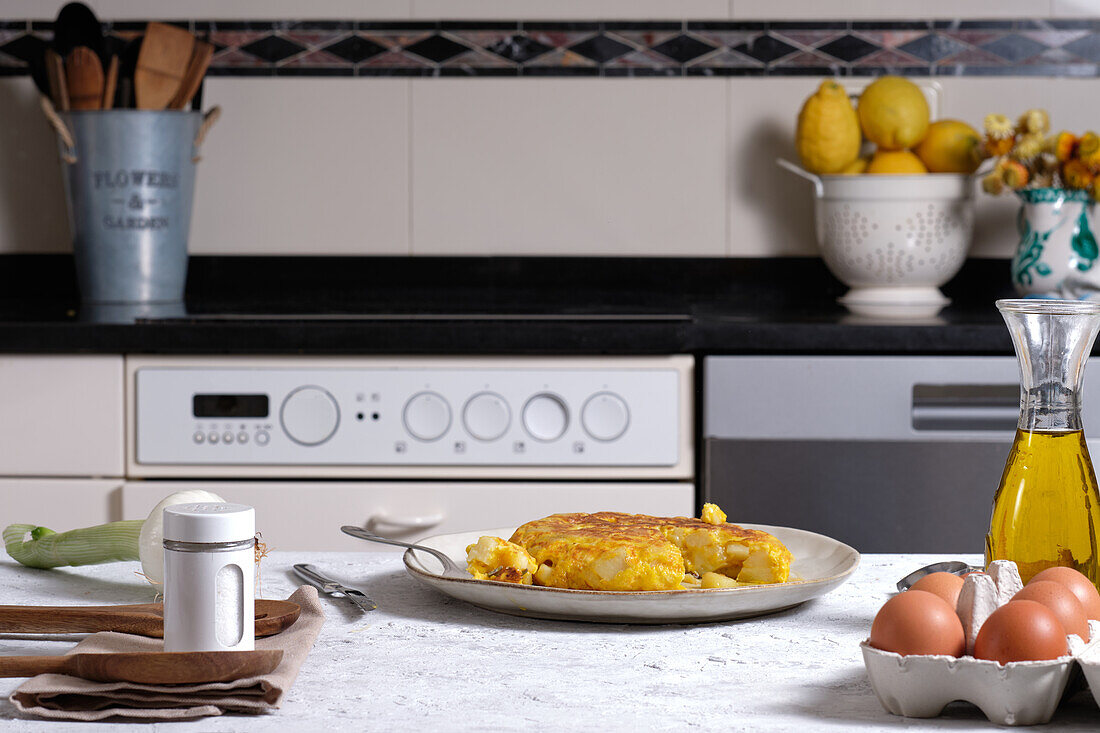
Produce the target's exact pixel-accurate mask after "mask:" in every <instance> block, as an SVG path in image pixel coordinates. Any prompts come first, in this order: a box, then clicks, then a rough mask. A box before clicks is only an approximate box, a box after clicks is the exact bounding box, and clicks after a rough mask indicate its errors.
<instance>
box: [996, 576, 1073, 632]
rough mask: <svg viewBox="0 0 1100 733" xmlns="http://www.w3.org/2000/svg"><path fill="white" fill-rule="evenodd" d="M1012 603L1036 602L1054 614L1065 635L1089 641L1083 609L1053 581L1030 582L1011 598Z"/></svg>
mask: <svg viewBox="0 0 1100 733" xmlns="http://www.w3.org/2000/svg"><path fill="white" fill-rule="evenodd" d="M1012 600H1014V601H1036V602H1037V603H1042V604H1043V605H1044V606H1046V607H1047V608H1049V609H1050V610H1051V611H1053V612H1054V615H1055V616H1057V617H1058V621H1059V622H1061V624H1062V628H1063V629H1065V630H1066V633H1067V634H1077V635H1078V636H1080V637H1081V639H1082V640H1084V641H1088V640H1089V620H1088V617H1087V616H1086V615H1085V607H1084V606H1082V605H1081V601H1079V600H1077V596H1075V595H1073V591H1071V590H1070V589H1069V588H1067V587H1066V586H1064V585H1062V584H1061V583H1055V582H1054V581H1053V580H1032V581H1031V582H1030V583H1028V584H1027V585H1026V586H1024V589H1023V590H1021V591H1020V592H1019V593H1017V594H1016V595H1014V596H1012Z"/></svg>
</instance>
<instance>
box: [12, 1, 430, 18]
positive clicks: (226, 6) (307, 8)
mask: <svg viewBox="0 0 1100 733" xmlns="http://www.w3.org/2000/svg"><path fill="white" fill-rule="evenodd" d="M85 3H86V4H87V5H88V6H89V7H91V8H92V10H94V11H95V14H96V15H97V16H98V17H99V18H101V19H103V20H112V19H116V18H117V19H123V18H136V19H141V20H146V19H152V20H157V19H171V20H175V19H178V18H180V17H181V16H185V17H188V18H225V19H227V20H236V19H240V18H372V19H381V18H409V17H411V14H412V0H308V1H305V0H264V1H263V2H257V1H256V0H187V3H186V4H182V3H165V2H149V0H85ZM62 5H64V2H63V1H62V0H57V2H54V3H49V2H43V1H42V0H4V3H3V7H4V15H5V16H7V17H9V18H10V17H20V18H49V19H51V20H52V19H53V18H54V17H55V16H56V15H57V11H58V9H60V8H61V6H62Z"/></svg>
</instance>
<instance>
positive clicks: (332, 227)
mask: <svg viewBox="0 0 1100 733" xmlns="http://www.w3.org/2000/svg"><path fill="white" fill-rule="evenodd" d="M817 83H818V80H817V79H813V78H805V77H796V78H790V77H788V78H775V77H772V78H734V79H537V80H532V79H492V78H490V79H414V80H406V79H316V78H292V79H231V78H213V79H210V80H209V82H208V89H207V92H206V98H207V100H208V101H209V102H210V103H212V104H220V105H222V107H223V108H224V115H223V118H222V120H221V121H220V122H219V123H218V124H217V126H216V127H215V128H214V129H213V131H212V132H211V134H210V136H209V138H208V142H207V145H206V148H205V151H204V160H203V162H202V163H201V164H200V173H199V180H198V191H197V196H196V203H195V212H194V222H193V232H192V238H191V251H192V252H193V253H195V254H212V253H232V254H275V253H293V254H415V255H427V254H532V255H533V254H577V255H596V254H610V255H684V256H692V255H694V256H723V255H729V256H769V255H806V254H814V253H815V252H816V249H815V244H814V234H813V224H812V205H813V204H812V198H811V191H810V186H809V184H807V183H805V182H804V181H802V180H800V179H798V178H795V177H793V176H791V175H790V174H788V173H785V172H784V171H782V170H780V169H778V168H777V167H776V166H775V164H774V160H775V158H776V157H777V156H785V157H791V156H793V146H792V142H791V136H792V130H793V124H794V117H795V114H796V112H797V110H798V107H799V105H800V103H801V101H802V99H803V97H805V96H806V95H807V94H809V93H810V92H811V91H812V90H813V88H814V87H815V86H816V84H817ZM939 83H940V84H941V85H942V87H943V96H942V105H943V108H942V116H946V117H956V118H960V119H964V120H967V121H969V122H971V123H972V124H975V125H977V124H979V123H980V120H981V118H982V117H983V116H984V115H985V114H986V113H988V112H991V111H1003V112H1006V113H1008V114H1016V113H1018V112H1020V111H1022V110H1023V108H1025V107H1027V106H1033V105H1034V106H1041V107H1046V108H1048V109H1049V110H1050V112H1051V117H1052V118H1053V120H1054V124H1055V125H1056V126H1057V127H1059V128H1066V129H1072V130H1084V129H1088V128H1095V127H1097V126H1100V120H1098V119H1097V117H1096V104H1095V100H1096V99H1097V98H1098V96H1100V80H1098V79H1045V78H1039V79H1037V78H1003V77H986V78H981V77H971V78H945V79H941V80H939ZM0 117H2V118H3V120H2V123H0V252H61V251H67V249H68V247H69V245H68V234H67V225H66V223H65V219H66V214H65V207H64V202H63V194H62V190H61V183H60V173H59V163H58V160H57V153H56V149H55V147H54V142H53V140H52V136H51V133H50V131H49V129H48V127H47V125H46V123H45V121H44V120H43V118H42V115H41V112H40V110H39V109H38V107H37V106H36V103H35V99H34V92H33V89H32V85H31V83H30V81H29V79H26V78H7V79H0ZM979 202H980V203H979V216H978V227H977V233H976V236H975V242H974V247H973V249H972V254H973V255H976V256H1008V255H1010V254H1011V251H1012V248H1013V246H1014V233H1013V223H1012V222H1013V211H1014V205H1013V203H1012V201H1011V200H1010V199H1008V198H1004V199H999V200H991V199H989V198H988V197H984V196H983V197H981V198H980V200H979Z"/></svg>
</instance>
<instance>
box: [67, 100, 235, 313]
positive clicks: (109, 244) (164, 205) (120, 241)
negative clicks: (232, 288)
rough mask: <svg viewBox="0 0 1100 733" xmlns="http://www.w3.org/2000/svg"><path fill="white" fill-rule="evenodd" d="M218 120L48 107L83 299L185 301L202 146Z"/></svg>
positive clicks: (180, 113)
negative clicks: (204, 137) (193, 204)
mask: <svg viewBox="0 0 1100 733" xmlns="http://www.w3.org/2000/svg"><path fill="white" fill-rule="evenodd" d="M51 113H53V114H52V117H51ZM217 113H218V108H216V107H215V108H214V109H212V110H211V111H210V112H207V113H206V114H205V115H204V114H203V113H201V112H183V111H154V110H130V109H119V110H93V111H82V112H63V113H60V114H57V113H54V112H53V108H52V107H50V108H48V109H46V115H47V117H48V118H51V119H50V121H51V123H53V125H54V127H55V129H56V130H57V132H58V136H59V138H60V141H59V145H60V149H61V160H62V168H63V171H62V173H63V178H64V182H65V192H66V197H67V200H68V206H69V221H70V223H71V225H72V233H73V255H74V258H75V260H76V272H77V282H78V285H79V287H80V295H81V300H82V301H83V302H85V303H181V302H182V301H183V291H184V284H185V281H186V279H187V238H188V234H189V232H190V228H191V203H192V199H193V196H194V190H195V164H196V163H197V162H198V160H199V156H198V147H199V145H200V144H201V142H202V138H203V136H204V135H205V133H206V131H207V130H208V129H209V127H210V126H211V125H212V124H213V122H214V120H215V119H216V118H217Z"/></svg>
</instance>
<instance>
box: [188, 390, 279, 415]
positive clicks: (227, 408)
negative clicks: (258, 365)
mask: <svg viewBox="0 0 1100 733" xmlns="http://www.w3.org/2000/svg"><path fill="white" fill-rule="evenodd" d="M191 409H192V412H194V413H195V417H267V412H268V406H267V395H265V394H197V395H194V396H193V397H192V398H191Z"/></svg>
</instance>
